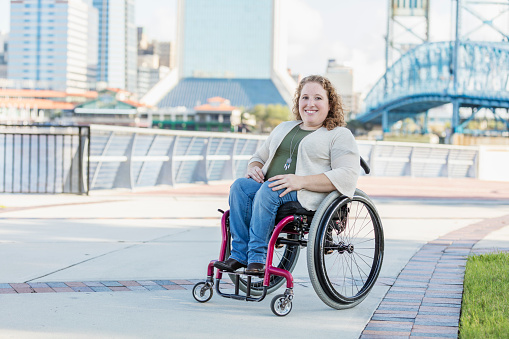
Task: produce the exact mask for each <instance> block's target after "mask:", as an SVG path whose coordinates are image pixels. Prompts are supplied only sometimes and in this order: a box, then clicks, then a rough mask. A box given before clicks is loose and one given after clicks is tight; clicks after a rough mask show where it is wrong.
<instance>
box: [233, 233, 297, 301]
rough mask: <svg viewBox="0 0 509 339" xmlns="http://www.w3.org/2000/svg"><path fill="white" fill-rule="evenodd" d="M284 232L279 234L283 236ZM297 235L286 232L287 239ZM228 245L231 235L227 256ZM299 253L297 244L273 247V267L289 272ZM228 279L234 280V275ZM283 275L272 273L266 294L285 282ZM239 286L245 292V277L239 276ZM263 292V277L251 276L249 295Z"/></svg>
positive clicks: (294, 237) (257, 294)
mask: <svg viewBox="0 0 509 339" xmlns="http://www.w3.org/2000/svg"><path fill="white" fill-rule="evenodd" d="M283 236H284V234H282V235H280V237H283ZM297 238H298V236H297V235H294V234H288V236H287V239H297ZM230 246H231V237H230V243H229V246H227V248H226V256H225V258H228V257H229V256H230ZM299 254H300V246H299V245H281V246H279V248H275V249H274V257H273V259H272V265H273V266H274V267H278V268H282V269H285V270H287V271H289V272H290V273H291V272H292V271H293V269H294V268H295V265H296V264H297V259H298V258H299ZM229 276H230V279H231V280H232V281H235V275H233V274H230V275H229ZM285 281H286V280H285V278H284V277H280V276H276V275H273V276H271V277H270V284H269V287H268V288H267V294H270V293H272V292H274V291H276V290H277V289H278V288H279V287H281V285H283V283H284V282H285ZM239 288H240V290H241V291H242V292H244V293H246V291H247V279H246V278H245V277H243V276H240V277H239ZM262 292H263V277H261V278H256V277H251V295H252V296H259V295H261V294H262Z"/></svg>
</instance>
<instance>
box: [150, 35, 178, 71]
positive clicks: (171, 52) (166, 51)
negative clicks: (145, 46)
mask: <svg viewBox="0 0 509 339" xmlns="http://www.w3.org/2000/svg"><path fill="white" fill-rule="evenodd" d="M154 54H157V55H159V66H166V67H168V68H170V69H173V68H175V44H174V43H173V42H165V41H157V42H155V43H154Z"/></svg>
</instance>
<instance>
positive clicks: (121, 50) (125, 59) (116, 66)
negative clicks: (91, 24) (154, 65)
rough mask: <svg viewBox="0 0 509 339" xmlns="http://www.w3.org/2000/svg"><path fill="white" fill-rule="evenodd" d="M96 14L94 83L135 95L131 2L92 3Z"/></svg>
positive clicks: (103, 0) (101, 0) (96, 0)
mask: <svg viewBox="0 0 509 339" xmlns="http://www.w3.org/2000/svg"><path fill="white" fill-rule="evenodd" d="M93 5H94V7H95V8H97V10H98V12H99V25H98V27H99V29H98V34H99V38H98V48H97V49H98V67H97V81H100V82H104V83H105V84H106V85H107V86H108V87H112V88H119V89H123V90H127V91H129V92H132V93H135V92H136V87H137V83H136V72H137V67H136V65H137V30H136V26H135V23H134V0H93Z"/></svg>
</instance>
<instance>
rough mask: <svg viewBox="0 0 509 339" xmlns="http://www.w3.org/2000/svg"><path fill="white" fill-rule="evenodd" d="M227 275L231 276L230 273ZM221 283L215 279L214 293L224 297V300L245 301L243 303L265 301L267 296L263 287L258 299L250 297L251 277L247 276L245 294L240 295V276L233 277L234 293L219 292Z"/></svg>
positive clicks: (265, 288)
mask: <svg viewBox="0 0 509 339" xmlns="http://www.w3.org/2000/svg"><path fill="white" fill-rule="evenodd" d="M226 273H228V274H231V272H226ZM220 283H221V279H216V283H215V285H216V292H217V294H219V295H220V296H222V297H224V298H230V299H235V300H245V301H257V302H259V301H262V300H263V299H265V296H266V295H267V287H265V286H264V287H263V291H262V295H261V296H259V297H254V296H252V295H251V276H247V282H246V286H245V287H246V293H245V294H240V274H236V275H235V281H234V288H235V292H234V293H223V292H221V290H220V289H219V285H220Z"/></svg>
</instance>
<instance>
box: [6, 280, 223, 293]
mask: <svg viewBox="0 0 509 339" xmlns="http://www.w3.org/2000/svg"><path fill="white" fill-rule="evenodd" d="M200 281H203V279H189V280H182V279H173V280H121V281H69V282H27V283H0V294H16V293H62V292H128V291H165V290H190V289H192V288H193V286H194V285H195V284H196V283H197V282H200ZM220 287H221V288H233V284H231V282H230V281H229V280H226V281H225V282H224V283H221V285H220Z"/></svg>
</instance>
